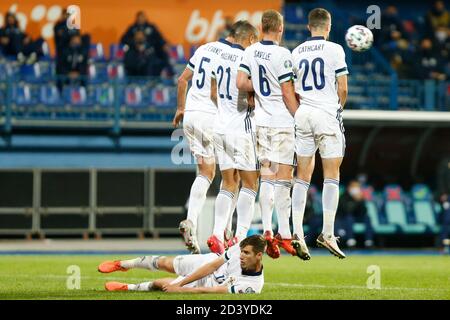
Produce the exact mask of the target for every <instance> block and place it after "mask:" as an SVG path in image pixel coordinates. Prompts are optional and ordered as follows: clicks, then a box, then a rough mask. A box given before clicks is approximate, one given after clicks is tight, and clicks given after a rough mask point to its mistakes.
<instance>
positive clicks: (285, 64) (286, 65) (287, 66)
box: [284, 60, 292, 69]
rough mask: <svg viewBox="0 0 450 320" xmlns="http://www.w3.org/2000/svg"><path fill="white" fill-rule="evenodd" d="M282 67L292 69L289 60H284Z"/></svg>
mask: <svg viewBox="0 0 450 320" xmlns="http://www.w3.org/2000/svg"><path fill="white" fill-rule="evenodd" d="M284 67H285V68H286V69H288V68H292V62H291V61H290V60H286V61H285V62H284Z"/></svg>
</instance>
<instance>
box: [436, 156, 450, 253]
mask: <svg viewBox="0 0 450 320" xmlns="http://www.w3.org/2000/svg"><path fill="white" fill-rule="evenodd" d="M436 190H437V194H436V195H437V200H438V201H439V203H440V204H441V209H442V212H441V214H440V217H439V219H438V220H439V222H440V225H441V233H440V235H439V243H438V245H439V246H441V245H444V246H447V248H448V246H450V158H446V159H444V160H443V161H442V162H441V163H440V164H439V166H438V172H437V188H436Z"/></svg>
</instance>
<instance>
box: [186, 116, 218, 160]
mask: <svg viewBox="0 0 450 320" xmlns="http://www.w3.org/2000/svg"><path fill="white" fill-rule="evenodd" d="M215 118H216V115H215V114H213V113H207V112H201V111H188V112H186V113H185V114H184V119H183V131H184V135H185V137H186V138H187V139H188V142H189V148H190V149H191V152H192V154H193V155H194V157H204V158H212V157H214V141H213V127H214V121H215Z"/></svg>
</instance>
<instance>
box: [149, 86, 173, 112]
mask: <svg viewBox="0 0 450 320" xmlns="http://www.w3.org/2000/svg"><path fill="white" fill-rule="evenodd" d="M151 102H152V104H153V105H155V106H157V107H160V108H173V107H176V91H175V89H174V88H167V87H160V88H155V89H153V90H152V92H151Z"/></svg>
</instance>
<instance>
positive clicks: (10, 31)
mask: <svg viewBox="0 0 450 320" xmlns="http://www.w3.org/2000/svg"><path fill="white" fill-rule="evenodd" d="M43 43H44V40H43V39H42V38H39V39H37V40H36V41H33V39H32V38H31V37H30V36H28V35H27V34H26V33H25V32H23V31H22V30H20V27H19V23H18V21H17V18H16V16H15V14H13V13H11V12H8V13H7V14H6V18H5V26H4V27H3V28H1V29H0V48H1V51H2V52H3V54H4V55H6V56H14V57H16V58H17V60H18V61H19V63H21V64H23V63H27V64H33V63H34V62H35V61H36V60H37V59H38V57H40V56H42V55H43V52H42V45H43Z"/></svg>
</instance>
